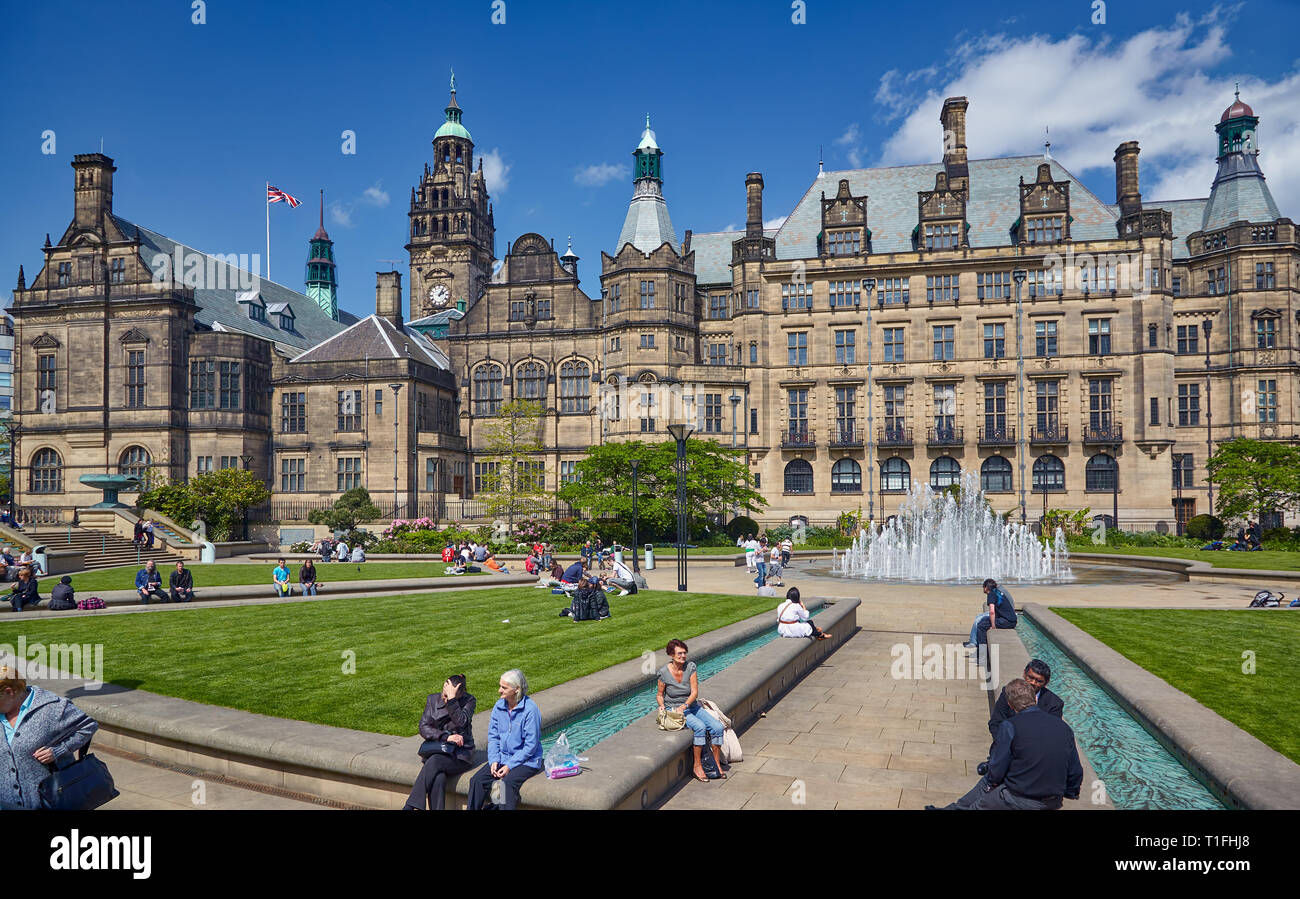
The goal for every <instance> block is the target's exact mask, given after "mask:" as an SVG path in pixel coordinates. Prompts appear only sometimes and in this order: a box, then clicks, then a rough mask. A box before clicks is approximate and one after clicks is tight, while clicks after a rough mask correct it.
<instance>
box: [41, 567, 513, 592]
mask: <svg viewBox="0 0 1300 899" xmlns="http://www.w3.org/2000/svg"><path fill="white" fill-rule="evenodd" d="M507 564H508V565H509V563H507ZM143 567H144V566H143V565H124V566H122V567H120V568H104V569H101V570H99V571H87V572H83V573H82V574H74V575H72V576H71V577H72V587H73V589H74V590H76V591H77V598H78V599H80V598H82V597H83V596H90V595H91V594H92V593H97V592H103V591H108V590H134V589H135V573H136V572H137V571H139V570H140V569H141V568H143ZM185 567H186V568H188V569H190V570H191V571H192V572H194V589H195V591H196V592H198V591H201V590H202V589H203V588H204V587H238V586H245V585H249V584H266V585H268V592H269V587H270V583H271V572H272V571H273V570H275V563H274V562H256V563H255V562H217V563H215V564H212V565H196V564H191V563H188V562H187V563H186V564H185ZM300 567H301V563H299V562H290V563H289V583H291V584H293V585H294V592H295V593H296V592H297V589H298V569H299V568H300ZM516 567H517V568H518V571H520V572H522V571H523V565H522V564H519V565H518V566H515V565H511V566H510V568H511V574H514V573H516V571H515V569H516ZM446 568H447V565H446V563H445V562H441V561H439V562H432V561H430V562H365V563H362V564H360V565H355V564H353V563H351V562H330V563H329V564H328V565H326V564H323V563H319V562H318V563H317V564H316V580H317V581H318V582H320V583H322V584H324V585H325V586H326V589H328V587H329V585H330V584H340V583H346V582H348V581H386V580H393V579H395V578H430V577H456V575H449V574H446ZM158 570H159V572H160V573H161V574H162V581H163V587H164V588H166V586H167V574H168V572H171V571H175V570H176V563H175V562H172V563H170V564H160V565H159V566H158ZM460 576H461V577H480V576H485V575H482V574H480V575H460ZM58 582H59V578H58V576H57V575H52V576H50V577H43V578H41V584H40V589H41V593H44V594H48V593H49V592H50V589H51V588H52V587H53V586H54V585H55V584H57V583H58Z"/></svg>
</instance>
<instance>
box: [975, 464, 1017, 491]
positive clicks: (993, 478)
mask: <svg viewBox="0 0 1300 899" xmlns="http://www.w3.org/2000/svg"><path fill="white" fill-rule="evenodd" d="M980 489H981V490H983V491H984V492H985V493H1010V492H1011V463H1010V462H1008V461H1007V460H1006V459H1004V458H1002V457H1001V456H989V457H988V458H987V459H985V460H984V464H983V465H981V466H980Z"/></svg>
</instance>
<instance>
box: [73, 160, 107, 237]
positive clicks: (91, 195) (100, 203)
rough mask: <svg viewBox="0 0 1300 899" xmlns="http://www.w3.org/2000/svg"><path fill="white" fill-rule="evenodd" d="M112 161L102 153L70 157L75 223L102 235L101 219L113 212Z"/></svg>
mask: <svg viewBox="0 0 1300 899" xmlns="http://www.w3.org/2000/svg"><path fill="white" fill-rule="evenodd" d="M116 171H117V168H116V167H115V166H114V165H113V160H111V159H109V158H108V157H107V156H105V155H104V154H103V153H78V154H77V155H76V156H74V157H72V172H73V177H74V179H75V181H74V185H73V186H74V196H75V197H76V202H75V213H76V222H77V224H78V225H79V226H81V227H83V228H93V229H94V230H96V231H99V232H100V233H103V221H104V217H105V216H107V215H111V214H112V212H113V173H114V172H116Z"/></svg>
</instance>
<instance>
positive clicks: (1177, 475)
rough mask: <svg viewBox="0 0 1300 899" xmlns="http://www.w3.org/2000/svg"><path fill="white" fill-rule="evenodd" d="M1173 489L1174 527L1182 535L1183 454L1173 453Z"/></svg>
mask: <svg viewBox="0 0 1300 899" xmlns="http://www.w3.org/2000/svg"><path fill="white" fill-rule="evenodd" d="M1173 455H1174V489H1175V490H1176V491H1178V492H1177V495H1176V497H1177V498H1176V499H1175V501H1174V529H1175V532H1176V533H1177V534H1178V536H1179V537H1181V536H1183V455H1182V453H1174V454H1173Z"/></svg>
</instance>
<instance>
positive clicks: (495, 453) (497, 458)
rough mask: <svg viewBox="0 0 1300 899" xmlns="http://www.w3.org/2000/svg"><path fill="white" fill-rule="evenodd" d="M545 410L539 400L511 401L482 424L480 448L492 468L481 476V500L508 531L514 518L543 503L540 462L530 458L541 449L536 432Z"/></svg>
mask: <svg viewBox="0 0 1300 899" xmlns="http://www.w3.org/2000/svg"><path fill="white" fill-rule="evenodd" d="M545 412H546V410H545V409H544V408H543V407H542V404H541V403H537V402H533V401H531V400H514V401H512V402H509V403H506V404H505V405H504V406H502V407H501V411H500V412H498V413H497V417H496V419H494V420H493V421H492V423H491V424H489V425H487V427H486V432H487V433H486V438H487V439H486V441H485V446H484V450H485V455H486V456H487V457H488V458H489V459H490V460H491V462H490V464H491V466H492V467H491V468H490V469H489V471H488V474H487V475H486V476H484V477H483V481H484V491H483V492H484V495H483V497H482V500H483V504H484V506H485V507H486V509H487V512H488V514H489V515H491V516H493V517H495V518H504V519H505V520H506V523H507V525H508V526H509V528H510V530H511V531H512V532H513V531H514V527H515V520H516V519H519V518H527V517H528V516H529V515H534V514H536V513H537V512H539V511H541V510H542V509H543V508H544V507H545V506H546V504H547V494H546V491H545V489H543V486H542V485H543V473H542V472H543V469H542V466H543V464H544V463H542V462H541V461H539V460H537V459H534V456H535V455H536V454H537V453H540V452H541V451H542V441H541V437H540V434H539V431H540V425H541V421H542V416H543V415H544V414H545Z"/></svg>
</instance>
